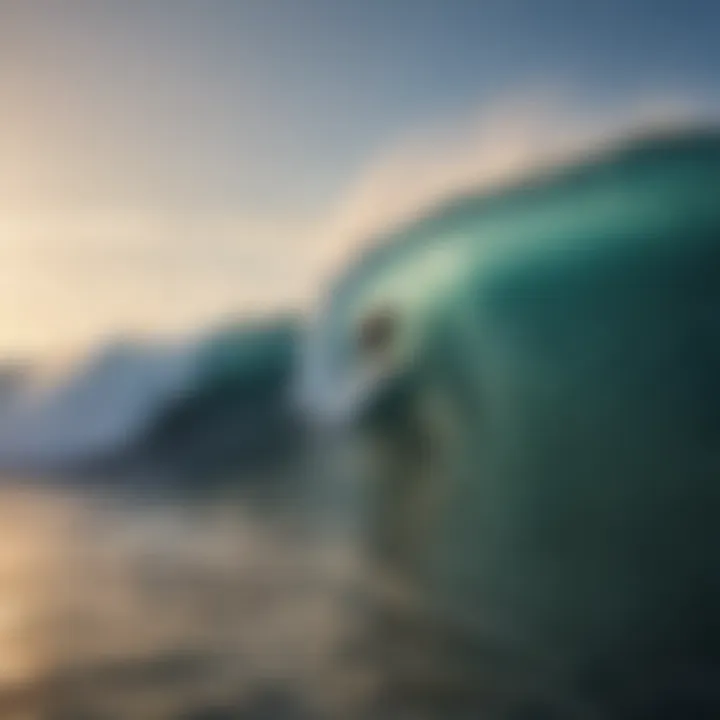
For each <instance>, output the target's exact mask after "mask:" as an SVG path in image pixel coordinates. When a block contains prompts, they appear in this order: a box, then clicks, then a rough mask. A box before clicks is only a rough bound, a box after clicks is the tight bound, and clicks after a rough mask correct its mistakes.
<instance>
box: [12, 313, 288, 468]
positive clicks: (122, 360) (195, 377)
mask: <svg viewBox="0 0 720 720" xmlns="http://www.w3.org/2000/svg"><path fill="white" fill-rule="evenodd" d="M298 330H299V328H298V324H297V322H296V321H295V319H293V318H285V317H283V318H275V319H272V320H267V321H264V322H255V323H246V322H240V323H237V324H231V325H228V326H225V327H221V328H218V329H216V330H214V331H212V332H209V333H203V334H201V335H199V336H197V337H193V338H190V339H186V340H183V341H176V342H168V343H165V344H161V343H149V342H148V343H142V342H139V341H135V340H117V341H114V342H111V343H109V344H107V345H105V346H104V347H101V348H99V349H98V350H97V351H96V352H95V353H92V354H91V355H90V356H89V357H87V358H86V359H85V360H83V361H82V362H80V363H79V364H78V365H76V366H75V367H74V368H73V369H71V370H70V371H69V372H67V373H66V374H64V375H63V376H62V377H60V378H59V379H56V380H55V381H54V382H53V383H52V384H51V385H50V386H49V387H44V388H42V389H40V390H38V389H36V388H33V386H32V384H31V383H30V382H25V383H14V384H13V385H12V392H7V393H3V398H4V397H5V396H7V400H6V401H3V398H0V466H2V467H3V468H4V469H8V468H12V469H14V470H30V471H36V470H47V469H51V470H52V469H57V468H60V467H66V466H80V465H83V464H88V463H95V464H98V463H99V464H103V463H106V464H107V463H109V462H110V461H113V462H115V463H118V462H124V461H128V460H129V459H130V458H134V459H135V460H137V459H139V458H141V457H142V458H144V459H150V458H160V457H173V456H174V457H176V458H177V459H178V460H179V459H180V458H182V459H184V460H185V461H186V462H190V461H191V460H192V459H198V460H202V459H204V458H206V457H209V456H211V455H212V454H213V448H214V449H215V450H216V451H217V450H218V449H219V447H220V446H222V447H224V448H225V449H226V450H229V449H230V448H231V446H232V448H233V449H234V450H235V451H236V452H237V453H239V454H242V453H244V454H245V455H248V456H249V455H253V454H254V455H258V454H260V451H261V450H263V449H264V450H265V451H266V452H268V451H269V454H270V455H272V454H273V452H272V450H273V448H274V447H275V446H277V444H278V443H288V442H290V441H291V438H294V437H295V435H296V434H297V432H296V431H297V428H296V427H295V426H294V423H293V421H292V413H291V410H290V403H289V399H288V396H287V389H288V385H289V382H290V378H291V375H292V371H293V366H294V355H295V349H296V346H297V337H298ZM8 377H9V378H10V376H8ZM13 377H14V376H13ZM275 449H276V447H275Z"/></svg>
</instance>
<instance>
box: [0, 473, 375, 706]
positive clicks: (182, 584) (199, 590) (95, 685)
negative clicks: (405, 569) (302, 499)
mask: <svg viewBox="0 0 720 720" xmlns="http://www.w3.org/2000/svg"><path fill="white" fill-rule="evenodd" d="M300 515H301V513H299V512H296V511H292V510H288V508H284V509H283V508H280V507H279V506H278V505H277V503H273V504H272V506H271V505H269V504H267V503H266V504H265V505H264V507H258V505H257V503H247V502H245V501H244V500H243V499H242V498H238V497H237V495H236V494H232V493H229V492H228V493H226V494H223V493H218V492H216V493H215V494H214V496H212V497H201V496H199V495H198V494H197V493H195V494H194V495H193V497H192V499H189V498H188V496H187V495H176V496H173V495H172V494H169V493H165V494H164V495H163V497H159V496H155V497H153V498H151V499H150V498H148V497H145V496H135V497H132V496H130V495H129V494H128V493H113V492H112V491H111V490H108V488H107V487H106V486H105V487H104V486H102V484H98V485H94V486H92V487H91V486H89V484H88V483H87V481H85V482H84V483H83V485H82V487H78V486H71V485H70V484H68V483H67V482H64V483H63V484H62V485H60V484H58V483H52V484H50V483H48V482H43V483H38V482H28V481H26V480H24V481H23V482H18V481H17V480H11V479H5V480H4V481H3V482H2V485H1V486H0V717H2V718H4V719H7V720H21V719H22V720H30V719H37V720H45V719H47V720H59V719H60V718H67V719H68V720H82V719H84V718H88V719H89V718H97V719H98V720H99V719H100V718H128V719H130V718H132V719H137V720H145V719H147V720H156V719H157V720H160V719H161V718H162V719H168V720H169V719H170V718H177V719H183V720H191V719H195V720H200V719H201V718H203V719H206V720H210V719H211V718H212V719H216V720H219V719H220V718H236V717H242V718H246V717H247V718H278V720H281V719H283V718H288V719H289V718H299V717H303V718H305V717H309V718H315V717H316V718H323V717H329V718H334V717H337V718H344V717H351V716H353V714H356V713H357V712H358V711H359V710H360V707H361V706H362V705H363V703H364V702H365V701H366V700H367V698H368V697H369V696H370V695H371V691H370V685H371V684H372V678H371V673H370V672H369V670H368V667H367V666H366V667H364V668H363V667H362V663H358V662H351V658H350V657H349V656H348V657H345V658H344V660H343V659H341V656H342V654H343V652H345V650H346V649H347V647H348V646H347V640H348V637H349V636H348V633H349V631H350V630H351V626H352V621H351V620H350V615H351V613H350V612H349V610H348V608H349V603H348V601H347V588H348V587H349V585H348V582H347V581H348V570H349V569H350V567H351V565H352V561H351V560H350V558H349V556H347V555H343V552H345V551H346V549H347V548H344V547H343V543H342V542H340V541H338V542H332V541H330V540H329V539H328V538H327V537H326V538H324V539H322V540H321V539H320V537H319V536H318V535H319V533H317V532H315V533H313V532H312V531H311V530H310V528H309V523H307V522H306V519H303V518H302V517H300ZM315 527H316V528H317V523H315Z"/></svg>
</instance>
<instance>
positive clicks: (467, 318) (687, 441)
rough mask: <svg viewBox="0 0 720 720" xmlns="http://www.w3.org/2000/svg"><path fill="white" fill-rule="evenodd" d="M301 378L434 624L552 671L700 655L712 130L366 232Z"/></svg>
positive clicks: (719, 178)
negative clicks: (457, 628)
mask: <svg viewBox="0 0 720 720" xmlns="http://www.w3.org/2000/svg"><path fill="white" fill-rule="evenodd" d="M306 376H307V378H308V396H309V397H310V398H311V400H314V407H315V410H316V412H317V413H318V414H320V415H323V416H324V417H326V418H328V419H330V420H331V422H332V423H339V422H342V423H344V427H345V428H346V431H347V432H348V433H349V434H350V436H352V437H353V438H355V439H358V441H360V442H362V443H363V447H364V461H365V462H364V467H365V482H366V484H367V487H368V488H369V489H370V490H371V492H370V503H369V510H368V523H367V536H368V541H369V545H370V547H371V548H372V550H373V552H374V554H375V557H376V558H377V559H378V561H379V562H380V564H381V565H383V566H384V567H386V568H387V569H389V570H391V572H392V573H393V574H394V575H395V576H396V577H399V578H402V579H403V580H404V581H405V582H407V583H409V584H410V585H411V586H412V587H413V588H415V590H416V592H417V594H418V595H419V596H420V597H422V599H423V600H424V601H426V602H427V603H428V604H429V605H430V606H432V607H434V608H435V610H437V611H439V612H440V613H441V615H443V616H444V617H445V618H446V619H447V618H452V619H453V620H455V621H459V622H461V623H463V624H465V626H466V628H468V629H470V628H472V627H475V626H476V625H477V627H480V626H482V627H483V631H482V632H485V633H487V632H488V631H489V632H490V633H491V634H493V633H494V634H496V635H497V639H498V641H499V642H505V643H506V644H509V645H513V646H514V647H516V649H517V650H518V652H521V653H523V652H528V653H532V654H533V655H534V656H535V657H538V658H540V659H541V661H548V662H549V661H560V662H561V663H564V662H566V663H568V664H569V665H570V666H571V667H573V668H575V669H577V668H584V667H585V666H586V665H587V666H588V667H590V666H591V665H592V664H593V663H595V662H601V661H602V660H603V659H607V658H612V660H611V662H614V663H616V664H617V663H618V662H621V663H622V664H623V665H625V664H627V665H628V667H629V666H631V665H632V663H633V658H635V659H637V658H639V657H644V658H645V660H647V658H649V657H656V658H657V662H658V663H660V662H662V659H663V658H665V654H667V657H670V656H672V654H673V653H675V654H676V657H675V659H676V660H677V659H678V658H688V657H690V656H692V655H693V654H697V655H699V654H700V653H701V652H705V651H707V649H708V648H711V650H712V652H713V653H718V655H715V656H714V657H715V659H716V660H718V659H719V658H720V636H719V635H718V632H717V631H718V627H720V624H719V623H718V622H717V612H716V610H715V608H716V607H719V606H720V605H718V602H719V601H720V566H718V565H717V551H718V549H720V523H718V521H717V518H718V515H719V511H720V485H719V482H718V481H719V480H720V475H719V474H720V136H717V135H714V134H712V133H706V134H697V135H687V136H682V137H674V138H664V139H660V140H654V141H650V140H648V141H638V142H636V143H629V144H628V145H627V147H625V148H622V149H620V150H618V151H617V152H615V153H613V154H610V155H607V156H605V157H601V158H596V159H594V160H593V161H590V162H587V163H585V164H583V165H580V166H576V167H571V168H565V169H563V170H561V171H558V172H557V173H556V174H555V175H553V176H546V177H543V178H541V179H539V180H538V181H537V182H528V183H527V184H526V185H524V186H520V187H517V188H514V189H508V190H506V191H504V192H501V193H498V194H496V195H494V196H488V197H481V198H467V199H462V200H460V201H458V202H457V203H455V204H453V205H450V206H448V207H447V208H444V209H441V210H439V211H438V212H436V213H434V214H431V215H429V216H428V217H427V218H426V219H425V220H424V221H422V222H420V223H417V224H415V225H413V226H411V227H408V228H406V229H405V230H403V231H401V232H399V233H398V234H397V235H395V236H393V237H390V238H386V239H385V242H384V244H381V245H379V246H378V249H376V250H374V251H372V252H371V253H369V254H368V255H367V256H366V257H365V258H364V259H363V260H362V261H361V262H359V263H358V264H357V265H356V266H355V267H353V268H351V269H350V270H349V272H348V273H347V274H346V276H345V277H343V278H341V279H340V281H339V282H338V283H337V285H336V287H335V289H334V292H333V293H332V294H331V296H330V297H329V298H328V302H327V305H326V310H325V312H324V313H321V314H320V316H319V318H318V319H317V323H316V328H315V333H314V335H313V338H312V341H311V347H310V352H309V354H308V362H307V375H306ZM701 648H702V650H701ZM581 671H582V670H578V672H581Z"/></svg>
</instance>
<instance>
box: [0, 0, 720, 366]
mask: <svg viewBox="0 0 720 720" xmlns="http://www.w3.org/2000/svg"><path fill="white" fill-rule="evenodd" d="M719 27H720V5H718V4H717V3H715V2H713V1H712V0H708V1H707V2H699V1H697V0H685V1H684V2H680V1H679V0H678V1H677V2H668V1H666V0H636V1H634V2H633V0H602V1H600V0H598V1H597V2H590V1H587V0H543V1H542V2H540V1H539V0H354V1H350V0H234V1H231V0H192V1H190V0H167V1H162V0H142V1H141V0H137V1H135V0H114V1H103V0H0V110H1V112H0V159H1V160H2V162H0V352H3V351H5V352H10V351H12V352H15V351H25V350H29V351H41V350H42V351H52V350H55V349H58V348H66V347H68V346H71V345H73V344H75V343H85V342H88V341H91V340H93V339H95V338H98V336H100V335H106V334H108V333H113V332H116V331H122V330H130V331H151V332H154V331H159V330H162V331H166V330H167V331H175V330H178V329H183V328H192V327H197V326H199V325H202V324H207V323H208V322H210V321H211V320H212V319H213V318H219V317H221V316H222V315H224V314H226V313H229V312H238V313H240V312H252V311H257V310H259V309H263V308H273V307H276V306H278V305H282V304H286V303H289V302H294V301H295V300H296V299H297V298H299V297H303V296H305V295H306V294H307V292H308V289H311V288H312V285H313V283H312V279H313V277H314V275H313V272H314V270H313V267H314V266H313V262H312V257H313V255H312V253H313V252H314V251H315V250H314V248H315V243H316V238H317V236H318V235H319V234H322V232H323V229H324V228H326V226H327V224H328V222H329V219H330V218H332V217H333V214H334V213H336V211H337V208H338V207H341V206H342V205H343V202H344V201H345V199H346V197H347V196H348V194H351V193H352V191H353V188H355V187H357V186H358V183H361V181H362V178H363V177H364V176H365V174H366V173H367V172H368V168H372V167H374V166H375V165H376V164H377V162H378V159H379V158H382V157H383V156H384V154H385V153H387V152H388V151H389V150H391V149H392V148H393V147H395V146H396V145H397V144H402V142H403V141H404V139H405V138H407V137H408V136H410V135H412V133H414V132H416V131H418V130H422V129H423V128H424V127H442V126H443V125H445V124H447V125H449V126H452V123H453V122H455V121H456V120H457V119H459V118H463V117H465V116H467V115H468V114H472V113H474V112H477V110H478V108H480V109H482V108H492V107H493V104H494V103H496V102H497V99H498V98H499V97H501V96H503V95H505V94H507V93H511V92H513V91H514V90H516V89H518V88H519V89H523V88H525V89H527V88H533V87H535V86H536V85H543V84H550V85H553V84H560V85H564V86H568V87H572V88H573V91H574V93H575V98H576V100H575V101H576V102H578V103H581V104H585V105H587V106H592V107H602V108H604V109H606V110H607V109H612V108H621V107H622V106H623V105H625V104H627V103H629V102H631V101H632V100H633V99H634V98H636V97H637V96H639V95H640V94H648V93H649V94H652V95H656V96H664V95H666V96H668V97H674V96H676V95H677V93H683V94H689V95H692V96H693V97H695V98H700V99H702V100H703V101H705V102H709V103H715V102H716V101H717V99H718V98H717V97H716V96H715V94H716V93H717V92H718V91H717V90H716V89H715V88H716V87H717V78H718V77H720V45H719V44H718V42H717V32H718V28H719ZM428 142H430V141H428Z"/></svg>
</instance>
